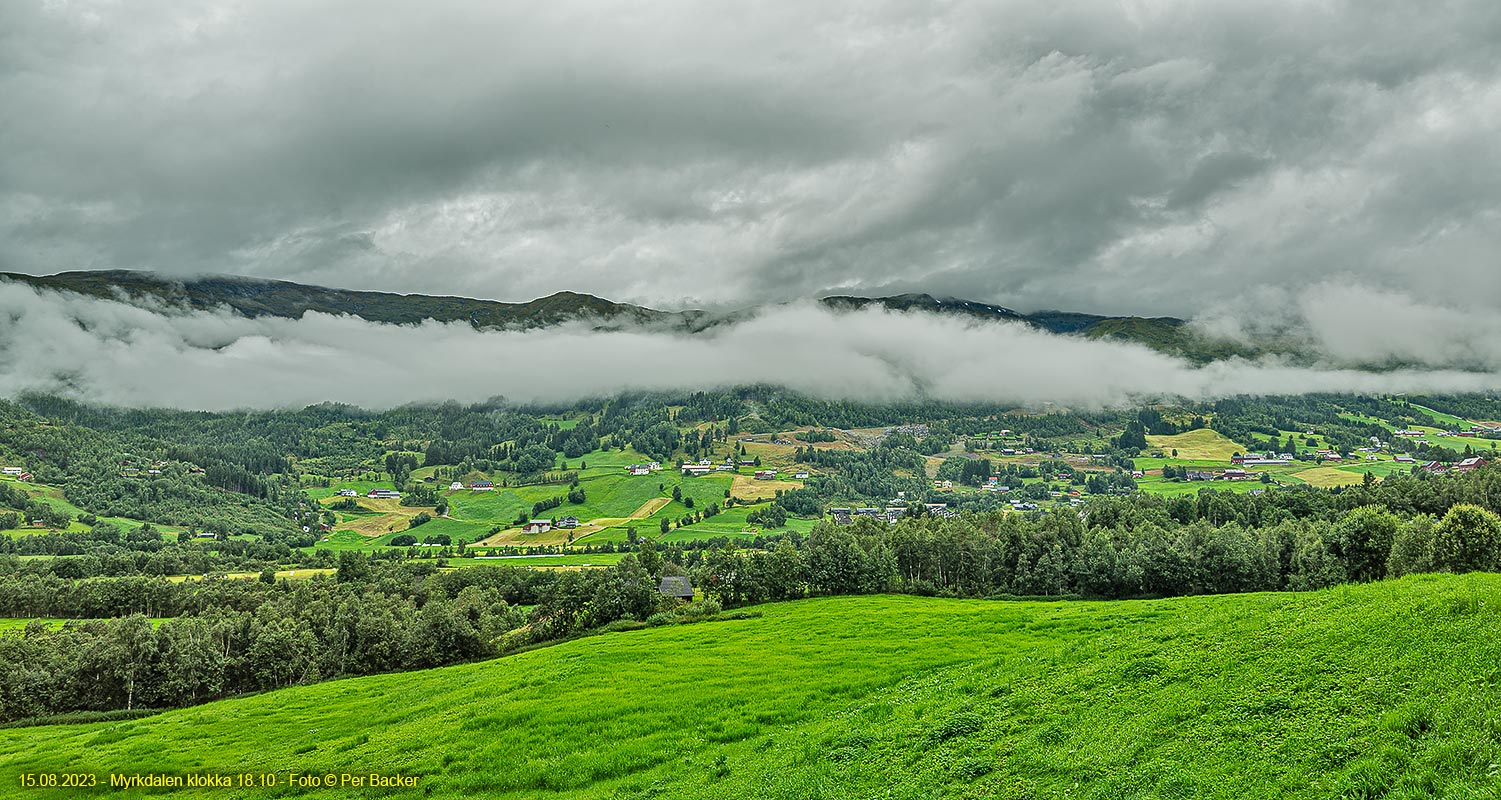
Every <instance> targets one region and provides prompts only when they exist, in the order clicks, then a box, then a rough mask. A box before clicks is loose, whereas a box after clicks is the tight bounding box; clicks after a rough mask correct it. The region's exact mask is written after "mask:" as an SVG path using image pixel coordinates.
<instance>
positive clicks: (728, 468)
mask: <svg viewBox="0 0 1501 800" xmlns="http://www.w3.org/2000/svg"><path fill="white" fill-rule="evenodd" d="M755 463H756V461H755V459H753V458H747V459H742V460H741V461H740V466H755ZM641 466H643V465H640V464H633V465H631V466H630V467H629V468H628V469H629V470H630V471H631V474H632V475H645V474H646V473H645V472H637V471H636V469H637V468H638V467H641ZM652 468H653V469H660V467H658V466H656V462H652ZM736 469H737V465H736V463H735V459H734V458H733V457H728V458H725V460H724V463H722V464H715V463H714V462H712V461H710V460H709V459H707V458H702V459H699V460H698V462H697V463H687V462H684V464H683V466H682V470H683V474H684V475H688V476H690V477H697V476H699V475H708V474H709V473H711V472H734V471H735V470H736ZM776 477H777V471H776V470H774V469H758V470H756V472H755V479H756V480H758V481H770V480H775V479H776ZM792 477H794V478H797V479H798V480H803V479H805V478H807V477H808V471H807V470H798V471H797V472H795V473H793V476H792Z"/></svg>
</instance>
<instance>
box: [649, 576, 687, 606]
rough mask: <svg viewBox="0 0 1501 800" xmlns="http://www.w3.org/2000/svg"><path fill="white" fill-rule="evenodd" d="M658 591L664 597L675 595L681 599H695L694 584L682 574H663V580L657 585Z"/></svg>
mask: <svg viewBox="0 0 1501 800" xmlns="http://www.w3.org/2000/svg"><path fill="white" fill-rule="evenodd" d="M657 592H659V593H660V594H661V595H662V596H663V597H675V598H677V599H679V600H687V601H690V602H691V601H692V600H693V584H691V583H689V582H688V579H687V578H685V577H683V576H682V575H663V576H662V582H661V583H660V584H658V585H657Z"/></svg>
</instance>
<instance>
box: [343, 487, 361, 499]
mask: <svg viewBox="0 0 1501 800" xmlns="http://www.w3.org/2000/svg"><path fill="white" fill-rule="evenodd" d="M339 496H340V497H359V496H360V493H359V492H356V491H355V490H353V489H340V490H339Z"/></svg>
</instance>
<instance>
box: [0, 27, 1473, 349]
mask: <svg viewBox="0 0 1501 800" xmlns="http://www.w3.org/2000/svg"><path fill="white" fill-rule="evenodd" d="M196 6H197V7H196V9H195V10H188V4H185V3H181V2H166V1H162V2H153V1H152V0H130V1H129V2H124V1H123V0H117V1H115V2H69V1H68V0H48V2H31V1H30V0H16V1H15V2H5V3H3V4H0V109H3V111H0V270H10V271H21V272H29V273H37V274H43V273H52V272H57V271H63V270H71V269H103V268H129V269H151V270H157V271H161V272H166V273H173V274H191V273H203V272H208V273H233V274H244V275H254V276H262V277H269V278H283V279H290V280H298V281H305V282H312V283H321V284H325V285H334V286H341V287H349V288H371V289H384V290H396V291H409V292H426V293H447V294H466V295H472V296H479V297H487V298H496V299H505V300H521V299H529V298H532V297H535V296H539V295H543V294H547V293H550V292H553V291H557V290H562V289H571V290H576V291H583V292H590V293H593V294H598V295H602V296H606V297H610V298H612V299H617V300H626V301H634V302H641V303H645V304H648V305H652V306H656V307H662V308H673V307H681V306H685V305H716V304H726V305H736V304H748V303H753V302H760V301H765V300H784V299H793V298H800V297H808V296H814V295H818V294H823V293H828V292H850V293H862V294H873V293H890V292H897V291H914V290H916V291H927V292H931V293H934V294H940V295H953V296H961V297H965V298H969V299H976V300H984V301H991V302H998V303H1002V304H1006V305H1010V306H1013V307H1017V308H1021V309H1024V310H1030V309H1036V308H1042V307H1062V308H1068V309H1077V310H1086V311H1096V312H1106V313H1146V314H1173V315H1178V316H1201V315H1203V314H1204V313H1206V309H1210V310H1215V311H1216V313H1221V314H1224V313H1230V312H1229V311H1227V310H1230V311H1233V310H1234V309H1235V308H1237V307H1241V306H1243V305H1245V304H1248V303H1250V304H1254V303H1262V304H1265V305H1266V306H1267V307H1269V308H1270V307H1275V306H1277V305H1279V304H1288V303H1293V304H1296V303H1297V302H1299V299H1298V298H1299V297H1300V291H1299V290H1300V289H1301V287H1305V286H1309V287H1311V286H1323V287H1329V286H1336V287H1343V288H1345V289H1347V290H1350V291H1355V292H1357V294H1356V295H1355V296H1357V297H1364V298H1375V300H1376V301H1378V302H1377V304H1376V308H1378V309H1379V308H1384V307H1385V306H1383V305H1382V303H1386V304H1395V305H1396V306H1399V307H1403V308H1409V307H1412V306H1413V305H1414V304H1416V305H1417V306H1418V307H1420V308H1422V309H1429V308H1431V309H1436V311H1433V312H1432V313H1434V314H1438V315H1444V314H1447V313H1448V312H1449V311H1453V310H1460V311H1464V310H1471V311H1481V312H1498V311H1501V259H1498V257H1497V255H1496V254H1497V252H1498V251H1501V247H1498V243H1501V3H1497V2H1495V0H1474V1H1473V2H1466V1H1465V0H1457V1H1455V2H1428V3H1411V2H1384V1H1383V0H1360V1H1359V2H1337V1H1332V0H1331V1H1329V2H1298V3H1290V2H1276V1H1275V0H1255V1H1254V2H1236V1H1234V0H1215V1H1214V2H1208V1H1206V2H1199V3H1178V2H1163V1H1158V0H1133V1H1130V2H1014V3H1010V2H985V3H973V4H969V3H904V2H878V1H877V0H860V1H859V2H851V3H839V2H823V1H822V0H821V1H820V2H806V1H804V2H786V3H718V2H705V1H704V0H691V1H685V2H681V3H666V2H650V1H649V0H640V1H638V2H631V3H620V4H610V3H603V2H599V1H598V0H587V1H581V2H568V1H566V0H544V1H543V2H536V3H520V2H473V1H465V2H449V1H447V0H429V1H428V2H423V3H406V4H399V5H398V4H375V3H370V2H368V0H360V2H355V1H354V0H347V1H345V2H327V1H325V0H246V2H242V3H203V4H196ZM386 6H388V7H386ZM1269 286H1270V287H1276V288H1275V289H1272V290H1269V289H1267V287H1269ZM1310 312H1311V313H1312V314H1313V315H1314V316H1315V317H1316V316H1317V314H1318V312H1319V309H1318V308H1313V309H1306V308H1305V309H1300V310H1299V312H1298V313H1299V314H1303V315H1305V316H1306V315H1307V314H1308V313H1310ZM1260 313H1261V312H1259V311H1258V312H1257V314H1256V315H1251V316H1257V315H1259V314H1260ZM1422 313H1429V312H1426V311H1425V312H1422ZM1244 323H1245V320H1244V319H1242V320H1240V321H1239V322H1238V323H1236V325H1238V326H1239V327H1240V328H1244V327H1245V325H1244Z"/></svg>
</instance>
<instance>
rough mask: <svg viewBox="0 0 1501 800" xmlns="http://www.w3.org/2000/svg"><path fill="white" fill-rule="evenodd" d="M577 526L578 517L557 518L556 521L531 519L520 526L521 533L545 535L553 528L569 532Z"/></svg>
mask: <svg viewBox="0 0 1501 800" xmlns="http://www.w3.org/2000/svg"><path fill="white" fill-rule="evenodd" d="M578 526H579V518H578V517H571V516H570V517H558V519H557V520H556V521H554V520H550V519H533V520H527V523H526V524H525V525H522V526H521V532H522V533H547V532H548V531H550V530H552V529H554V528H557V529H558V530H570V529H573V528H577V527H578Z"/></svg>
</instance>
